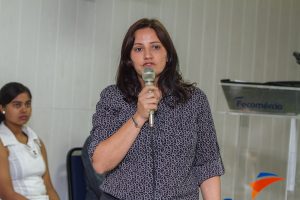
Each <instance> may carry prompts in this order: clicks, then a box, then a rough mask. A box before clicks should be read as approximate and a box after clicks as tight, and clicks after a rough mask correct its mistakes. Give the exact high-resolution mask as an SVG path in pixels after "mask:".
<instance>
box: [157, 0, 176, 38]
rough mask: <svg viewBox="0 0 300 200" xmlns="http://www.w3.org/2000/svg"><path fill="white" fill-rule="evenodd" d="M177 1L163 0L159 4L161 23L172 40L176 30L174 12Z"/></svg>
mask: <svg viewBox="0 0 300 200" xmlns="http://www.w3.org/2000/svg"><path fill="white" fill-rule="evenodd" d="M177 2H178V0H163V1H162V3H161V18H160V20H161V22H162V23H163V24H164V25H165V26H166V28H167V30H168V32H169V33H171V37H172V39H173V38H174V37H175V30H176V21H175V18H176V15H177V13H176V11H177Z"/></svg>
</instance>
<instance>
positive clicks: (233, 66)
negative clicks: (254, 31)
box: [228, 0, 245, 79]
mask: <svg viewBox="0 0 300 200" xmlns="http://www.w3.org/2000/svg"><path fill="white" fill-rule="evenodd" d="M244 3H245V0H242V1H241V0H233V2H232V6H233V7H232V13H231V27H229V29H230V31H231V37H230V49H229V51H230V57H229V59H230V60H229V69H228V70H229V71H228V77H230V78H231V79H239V78H240V77H239V75H240V74H239V72H240V66H241V65H242V63H241V52H242V49H241V48H242V28H243V17H242V16H243V7H244Z"/></svg>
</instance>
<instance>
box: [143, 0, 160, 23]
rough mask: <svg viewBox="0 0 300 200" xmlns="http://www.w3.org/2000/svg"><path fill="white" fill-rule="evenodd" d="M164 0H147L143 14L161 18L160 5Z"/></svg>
mask: <svg viewBox="0 0 300 200" xmlns="http://www.w3.org/2000/svg"><path fill="white" fill-rule="evenodd" d="M163 1H164V0H150V1H149V0H148V1H147V4H146V5H147V8H146V13H145V15H146V16H147V17H150V18H157V19H159V18H161V12H162V10H161V5H162V2H163Z"/></svg>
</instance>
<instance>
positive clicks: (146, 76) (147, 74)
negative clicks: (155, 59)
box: [142, 67, 155, 127]
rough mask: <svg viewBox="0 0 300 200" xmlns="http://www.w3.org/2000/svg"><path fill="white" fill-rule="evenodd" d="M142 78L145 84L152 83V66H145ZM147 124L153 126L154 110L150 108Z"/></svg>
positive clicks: (153, 77)
mask: <svg viewBox="0 0 300 200" xmlns="http://www.w3.org/2000/svg"><path fill="white" fill-rule="evenodd" d="M142 78H143V80H144V83H145V85H146V86H147V85H153V84H154V79H155V72H154V70H153V69H152V68H150V67H146V68H145V69H144V71H143V74H142ZM149 125H150V127H153V126H154V110H150V113H149Z"/></svg>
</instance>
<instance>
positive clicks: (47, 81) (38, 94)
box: [33, 0, 59, 108]
mask: <svg viewBox="0 0 300 200" xmlns="http://www.w3.org/2000/svg"><path fill="white" fill-rule="evenodd" d="M58 8H59V0H52V1H42V7H41V15H40V20H39V21H40V24H39V27H40V28H39V35H38V38H39V43H38V52H37V55H38V57H37V67H36V71H35V75H36V78H35V94H34V100H33V103H34V106H36V107H39V108H50V107H52V104H53V95H54V90H53V88H54V78H55V65H56V49H57V47H58V45H59V44H58V30H59V29H58V25H59V10H58Z"/></svg>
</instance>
